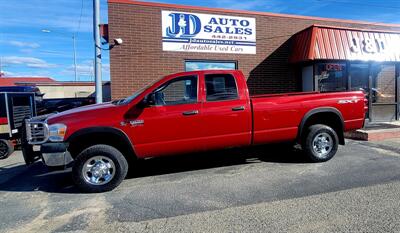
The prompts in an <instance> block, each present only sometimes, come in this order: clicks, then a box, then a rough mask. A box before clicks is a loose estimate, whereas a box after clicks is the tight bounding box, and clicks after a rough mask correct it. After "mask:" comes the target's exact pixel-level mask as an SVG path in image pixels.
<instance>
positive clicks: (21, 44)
mask: <svg viewBox="0 0 400 233" xmlns="http://www.w3.org/2000/svg"><path fill="white" fill-rule="evenodd" d="M8 44H10V45H13V46H17V47H22V48H32V49H36V48H39V47H40V45H39V44H38V43H35V42H23V41H16V40H12V41H9V42H8Z"/></svg>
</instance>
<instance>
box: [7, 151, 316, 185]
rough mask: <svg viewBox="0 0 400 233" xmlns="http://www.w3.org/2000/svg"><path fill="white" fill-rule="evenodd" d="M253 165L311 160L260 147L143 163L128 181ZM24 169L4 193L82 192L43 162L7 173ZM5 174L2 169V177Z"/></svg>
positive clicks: (297, 153)
mask: <svg viewBox="0 0 400 233" xmlns="http://www.w3.org/2000/svg"><path fill="white" fill-rule="evenodd" d="M251 163H308V161H307V160H306V159H305V158H304V156H303V154H302V153H301V151H299V150H298V149H294V148H293V147H291V146H289V145H287V144H284V145H282V144H279V145H268V146H257V147H252V148H243V149H228V150H223V151H214V152H207V153H197V154H187V155H179V156H171V157H161V158H152V159H147V160H139V161H137V162H136V163H135V164H134V166H132V169H130V172H129V174H128V177H127V179H135V178H140V177H147V176H155V175H165V174H173V173H181V172H189V171H201V170H204V169H211V168H217V167H230V166H236V165H245V164H251ZM20 169H24V171H23V172H22V173H20V174H19V175H17V176H15V177H13V178H11V179H9V180H7V181H5V182H3V183H0V192H1V191H8V192H34V191H42V192H49V193H79V191H78V190H77V189H76V188H75V187H74V185H73V182H72V179H71V169H67V170H64V171H51V170H49V169H48V168H47V167H45V166H44V165H43V164H42V163H41V162H37V163H34V164H32V165H30V166H29V167H28V168H26V167H25V165H20V166H15V167H12V168H8V169H7V172H16V173H18V170H20ZM2 173H3V171H2V170H0V176H2V175H3V174H2Z"/></svg>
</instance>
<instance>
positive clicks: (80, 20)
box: [75, 0, 83, 34]
mask: <svg viewBox="0 0 400 233" xmlns="http://www.w3.org/2000/svg"><path fill="white" fill-rule="evenodd" d="M82 14H83V0H81V13H80V15H79V21H78V28H77V30H75V34H77V33H78V32H79V30H80V29H81V22H82Z"/></svg>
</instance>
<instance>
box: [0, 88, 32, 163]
mask: <svg viewBox="0 0 400 233" xmlns="http://www.w3.org/2000/svg"><path fill="white" fill-rule="evenodd" d="M34 116H36V104H35V93H21V92H20V93H18V92H0V159H5V158H7V157H8V156H9V155H10V154H11V153H12V152H13V151H14V147H15V146H18V145H20V143H21V131H22V126H23V123H24V120H25V119H26V118H31V117H34Z"/></svg>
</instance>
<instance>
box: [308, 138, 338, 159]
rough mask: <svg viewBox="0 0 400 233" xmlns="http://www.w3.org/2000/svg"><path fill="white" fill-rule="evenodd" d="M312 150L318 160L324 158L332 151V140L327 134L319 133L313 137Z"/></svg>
mask: <svg viewBox="0 0 400 233" xmlns="http://www.w3.org/2000/svg"><path fill="white" fill-rule="evenodd" d="M312 146H313V150H314V152H315V154H316V155H317V156H318V157H320V158H325V157H327V156H328V154H329V153H330V152H331V151H332V148H333V139H332V137H331V136H330V135H329V134H328V133H319V134H317V135H316V136H315V137H314V140H313V143H312Z"/></svg>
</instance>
